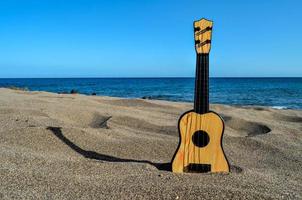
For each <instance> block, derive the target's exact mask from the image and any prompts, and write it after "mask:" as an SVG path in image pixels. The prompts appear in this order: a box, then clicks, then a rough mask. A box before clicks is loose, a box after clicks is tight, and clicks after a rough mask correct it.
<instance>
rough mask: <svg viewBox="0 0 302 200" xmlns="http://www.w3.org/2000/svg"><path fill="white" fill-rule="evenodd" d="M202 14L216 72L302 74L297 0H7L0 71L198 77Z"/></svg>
mask: <svg viewBox="0 0 302 200" xmlns="http://www.w3.org/2000/svg"><path fill="white" fill-rule="evenodd" d="M202 17H206V18H209V19H211V20H213V21H214V30H213V44H212V50H211V54H210V55H211V56H210V63H211V66H210V75H211V76H212V77H240V76H245V77H246V76H247V77H251V76H252V77H258V76H260V77H263V76H302V48H301V47H302V1H299V0H286V1H285V0H283V1H279V0H266V1H264V0H253V1H243V0H237V1H234V0H221V1H218V0H182V1H180V0H136V1H135V0H132V1H131V0H127V1H126V0H95V1H94V0H64V1H62V0H49V1H47V0H41V1H39V0H19V1H17V0H7V1H4V0H3V1H0V77H2V78H3V77H193V76H194V72H195V50H194V40H193V27H192V25H193V21H194V20H197V19H200V18H202Z"/></svg>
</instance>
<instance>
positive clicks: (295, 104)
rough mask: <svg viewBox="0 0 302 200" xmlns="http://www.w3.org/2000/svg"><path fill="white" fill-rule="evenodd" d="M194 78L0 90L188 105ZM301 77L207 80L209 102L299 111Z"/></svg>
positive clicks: (22, 83) (41, 82) (27, 84)
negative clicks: (138, 99)
mask: <svg viewBox="0 0 302 200" xmlns="http://www.w3.org/2000/svg"><path fill="white" fill-rule="evenodd" d="M194 86H195V79H194V78H189V77H186V78H185V77H183V78H33V79H31V78H24V79H0V87H5V88H19V89H21V90H22V88H23V89H24V90H30V91H47V92H53V93H65V94H68V93H80V94H85V95H97V96H113V97H121V98H144V99H157V100H166V101H172V102H192V101H193V99H194ZM301 99H302V78H289V77H287V78H277V77H275V78H211V79H210V102H211V103H215V104H224V105H243V106H250V105H254V106H269V107H276V108H288V109H302V101H301Z"/></svg>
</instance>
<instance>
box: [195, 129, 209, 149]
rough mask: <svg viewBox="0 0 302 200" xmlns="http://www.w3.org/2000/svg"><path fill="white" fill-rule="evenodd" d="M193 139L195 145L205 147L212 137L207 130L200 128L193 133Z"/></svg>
mask: <svg viewBox="0 0 302 200" xmlns="http://www.w3.org/2000/svg"><path fill="white" fill-rule="evenodd" d="M192 141H193V143H194V145H195V146H198V147H205V146H207V145H208V144H209V142H210V137H209V135H208V133H207V132H205V131H202V130H199V131H196V132H195V133H194V134H193V136H192Z"/></svg>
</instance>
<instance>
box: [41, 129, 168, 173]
mask: <svg viewBox="0 0 302 200" xmlns="http://www.w3.org/2000/svg"><path fill="white" fill-rule="evenodd" d="M47 130H50V131H51V132H52V133H53V134H54V135H55V136H56V137H57V138H59V139H60V140H61V141H62V142H64V143H65V144H66V145H68V146H69V147H70V148H71V149H72V150H74V151H75V152H77V153H79V154H81V155H82V156H84V157H85V158H89V159H94V160H100V161H106V162H134V163H146V164H150V165H153V166H155V167H156V168H157V169H158V170H163V171H171V170H172V168H171V163H153V162H151V161H148V160H134V159H124V158H118V157H114V156H110V155H105V154H100V153H97V152H95V151H87V150H84V149H82V148H81V147H79V146H77V145H76V144H74V143H73V142H72V141H70V140H69V139H68V138H66V137H65V136H64V135H63V133H62V129H61V127H47Z"/></svg>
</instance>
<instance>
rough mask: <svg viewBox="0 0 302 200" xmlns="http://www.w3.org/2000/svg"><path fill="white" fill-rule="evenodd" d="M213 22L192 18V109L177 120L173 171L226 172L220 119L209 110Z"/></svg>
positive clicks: (227, 165)
mask: <svg viewBox="0 0 302 200" xmlns="http://www.w3.org/2000/svg"><path fill="white" fill-rule="evenodd" d="M212 26H213V22H212V21H209V20H206V19H201V20H199V21H195V22H194V38H195V50H196V54H197V59H196V79H195V98H194V110H190V111H187V112H186V113H184V114H183V115H182V116H181V117H180V119H179V122H178V131H179V135H180V142H179V145H178V148H177V151H176V152H175V154H174V157H173V160H172V171H173V172H178V173H182V172H229V170H230V168H229V164H228V161H227V159H226V157H225V155H224V152H223V148H222V135H223V131H224V122H223V120H222V118H221V117H220V116H219V115H218V114H217V113H215V112H213V111H209V52H210V49H211V36H212Z"/></svg>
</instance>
